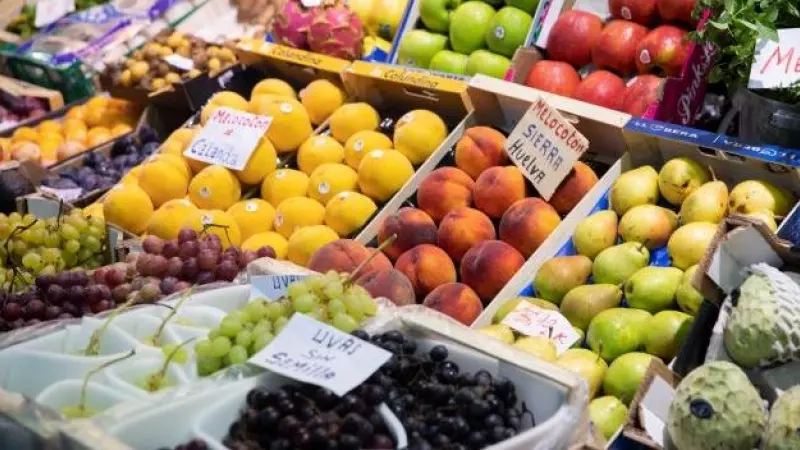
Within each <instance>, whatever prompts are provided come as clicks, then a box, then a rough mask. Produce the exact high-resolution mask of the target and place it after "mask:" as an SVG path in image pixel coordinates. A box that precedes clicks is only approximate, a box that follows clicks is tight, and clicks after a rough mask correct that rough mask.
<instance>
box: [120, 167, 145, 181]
mask: <svg viewBox="0 0 800 450" xmlns="http://www.w3.org/2000/svg"><path fill="white" fill-rule="evenodd" d="M141 171H142V166H136V167H134V168H133V169H131V170H130V171H129V172H128V173H126V174H125V176H123V177H122V179H121V180H119V182H120V183H122V184H139V173H140V172H141Z"/></svg>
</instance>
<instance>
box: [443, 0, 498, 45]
mask: <svg viewBox="0 0 800 450" xmlns="http://www.w3.org/2000/svg"><path fill="white" fill-rule="evenodd" d="M492 17H494V8H492V7H491V6H489V5H487V4H486V3H484V2H479V1H475V0H473V1H469V2H465V3H462V4H461V6H459V7H458V8H457V9H456V10H455V12H454V13H453V15H452V16H450V46H451V47H453V50H455V51H457V52H459V53H463V54H465V55H469V54H470V53H472V52H474V51H475V50H478V49H479V48H484V47H486V31H487V30H488V29H489V26H490V22H491V21H492Z"/></svg>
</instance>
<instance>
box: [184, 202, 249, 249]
mask: <svg viewBox="0 0 800 450" xmlns="http://www.w3.org/2000/svg"><path fill="white" fill-rule="evenodd" d="M198 213H199V214H190V215H189V217H188V218H187V220H186V222H184V224H183V226H184V227H188V228H191V229H193V230H195V231H196V232H197V233H201V232H203V231H204V230H205V232H206V233H210V234H215V235H217V236H218V237H219V240H220V242H222V246H223V247H224V248H228V247H231V246H238V245H239V244H241V242H242V233H241V231H240V230H239V226H238V225H237V224H236V221H234V220H233V218H232V217H231V215H230V214H228V213H227V212H225V211H222V210H219V209H211V210H203V211H198Z"/></svg>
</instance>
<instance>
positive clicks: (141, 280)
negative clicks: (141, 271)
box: [131, 277, 147, 291]
mask: <svg viewBox="0 0 800 450" xmlns="http://www.w3.org/2000/svg"><path fill="white" fill-rule="evenodd" d="M145 284H147V278H146V277H137V278H134V279H133V281H131V288H132V289H133V290H134V291H138V290H140V289H141V288H143V287H144V285H145Z"/></svg>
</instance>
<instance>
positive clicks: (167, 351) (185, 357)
mask: <svg viewBox="0 0 800 450" xmlns="http://www.w3.org/2000/svg"><path fill="white" fill-rule="evenodd" d="M176 348H178V345H177V344H165V345H164V346H163V347H161V352H162V353H163V354H164V356H165V357H169V355H171V354H172V352H173V351H175V349H176ZM172 361H174V362H176V363H178V364H186V363H187V362H189V354H188V353H186V350H185V349H182V348H180V349H178V351H176V352H175V356H173V357H172Z"/></svg>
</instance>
